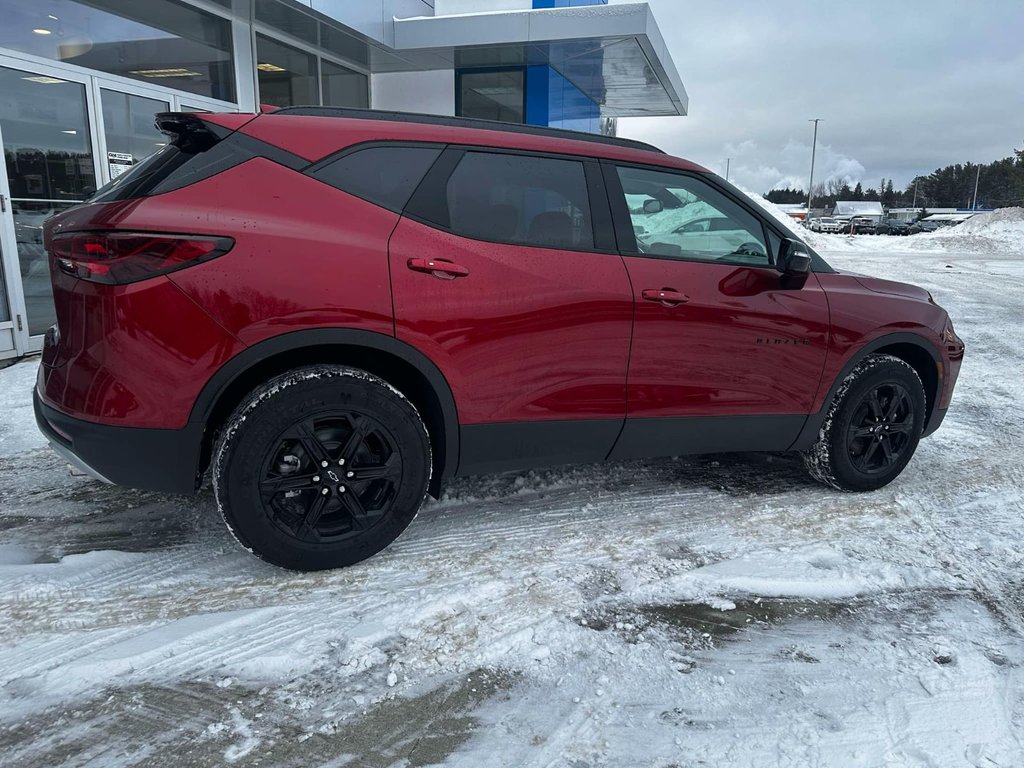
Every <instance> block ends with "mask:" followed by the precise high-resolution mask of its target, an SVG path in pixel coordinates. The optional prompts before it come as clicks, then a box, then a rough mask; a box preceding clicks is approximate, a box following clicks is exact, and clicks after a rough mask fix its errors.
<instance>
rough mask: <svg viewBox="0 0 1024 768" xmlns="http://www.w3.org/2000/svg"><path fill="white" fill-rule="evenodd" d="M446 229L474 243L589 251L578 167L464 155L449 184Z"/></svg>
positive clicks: (511, 157)
mask: <svg viewBox="0 0 1024 768" xmlns="http://www.w3.org/2000/svg"><path fill="white" fill-rule="evenodd" d="M447 199H448V212H449V220H450V222H451V229H452V231H453V232H455V233H457V234H461V235H464V236H466V237H472V238H475V239H477V240H491V241H494V242H500V243H519V244H522V245H532V246H536V247H540V248H568V249H578V250H591V249H593V247H594V234H593V229H592V227H591V224H590V202H589V198H588V196H587V182H586V177H585V176H584V173H583V163H580V162H577V161H575V160H555V159H549V158H543V157H528V156H525V155H504V154H498V153H491V152H467V153H466V154H465V155H464V156H463V158H462V160H461V161H459V165H458V167H457V168H456V169H455V171H454V172H453V173H452V175H451V177H450V178H449V179H448V192H447Z"/></svg>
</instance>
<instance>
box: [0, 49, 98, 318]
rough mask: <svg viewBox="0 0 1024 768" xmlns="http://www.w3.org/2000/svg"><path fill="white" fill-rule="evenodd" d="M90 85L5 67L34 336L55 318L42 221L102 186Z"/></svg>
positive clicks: (4, 101) (7, 158)
mask: <svg viewBox="0 0 1024 768" xmlns="http://www.w3.org/2000/svg"><path fill="white" fill-rule="evenodd" d="M88 125H89V120H88V116H87V114H86V102H85V86H84V85H81V84H80V83H72V82H68V81H66V80H61V79H60V78H56V77H43V76H40V75H36V74H33V73H32V72H22V71H20V70H16V69H7V68H6V67H0V131H2V132H3V137H4V147H3V149H4V164H5V165H6V167H7V180H8V183H9V184H10V188H11V211H12V212H13V214H14V234H15V240H16V245H17V249H18V261H19V263H20V266H21V278H22V285H23V286H24V291H25V303H26V310H27V313H28V329H29V333H31V334H33V335H35V334H40V333H43V332H44V331H45V330H46V329H47V328H48V327H49V326H51V325H53V323H54V322H55V314H54V310H53V295H52V292H51V287H50V273H49V268H48V266H47V261H46V253H45V251H44V250H43V229H42V227H43V222H44V221H45V220H46V219H47V218H49V217H50V216H52V215H53V214H55V213H60V212H61V211H64V210H67V209H68V208H70V207H71V206H73V205H75V204H76V203H80V202H81V201H82V200H83V199H84V198H85V196H86V195H88V194H90V193H91V192H93V191H94V190H95V188H96V175H95V170H94V165H93V157H92V149H91V146H90V143H89V129H88Z"/></svg>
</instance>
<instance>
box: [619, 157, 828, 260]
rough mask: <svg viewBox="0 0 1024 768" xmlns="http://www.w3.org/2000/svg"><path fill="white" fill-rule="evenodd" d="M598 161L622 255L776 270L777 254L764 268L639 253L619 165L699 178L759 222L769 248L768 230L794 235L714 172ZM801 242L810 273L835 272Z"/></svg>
mask: <svg viewBox="0 0 1024 768" xmlns="http://www.w3.org/2000/svg"><path fill="white" fill-rule="evenodd" d="M600 162H601V167H602V170H603V176H604V182H605V188H606V189H607V191H608V203H609V205H610V206H611V209H612V221H613V222H614V224H615V236H616V239H617V240H618V243H619V253H620V254H621V255H622V256H637V257H640V258H645V259H662V260H667V261H685V262H690V263H697V264H721V265H723V266H734V267H747V268H751V269H771V270H772V271H775V272H778V254H775V253H771V252H770V251H769V258H770V259H771V263H770V264H767V265H765V266H763V267H761V266H759V265H757V264H751V263H750V262H746V261H731V260H730V261H725V260H718V259H715V260H708V259H696V258H689V257H686V256H664V255H661V254H653V253H640V252H639V251H638V250H637V246H636V234H635V233H634V231H633V222H632V219H631V218H630V215H629V208H628V207H627V206H626V195H625V192H624V191H623V189H622V182H621V181H620V180H619V174H618V172H617V171H616V168H618V167H624V168H639V169H641V170H645V171H656V172H660V173H675V174H679V175H680V176H689V177H691V178H695V179H697V180H699V181H703V182H704V183H706V184H708V186H710V187H712V188H713V189H714V190H715V191H717V192H719V193H721V194H722V195H724V196H725V197H726V198H728V199H729V200H731V201H732V202H734V203H736V204H737V205H738V206H739V207H740V208H742V209H743V210H745V211H746V212H747V213H749V214H750V215H751V216H753V217H754V218H755V219H756V220H757V221H758V222H760V224H761V227H762V229H763V230H764V234H763V237H764V240H765V245H766V246H767V247H768V248H769V249H771V248H772V242H771V239H770V238H769V236H768V234H769V233H774V234H775V235H776V237H778V238H779V239H780V240H788V239H792V238H793V235H792V233H789V232H786V231H785V230H784V229H782V228H781V227H780V226H778V225H777V224H776V223H775V221H773V220H772V219H771V218H770V217H769V216H766V215H765V214H764V212H763V211H760V210H758V207H757V206H756V205H755V204H754V203H753V202H751V201H750V200H745V199H743V197H745V196H743V197H741V196H739V195H737V194H736V193H735V192H734V191H733V190H732V189H731V188H730V187H729V186H727V185H725V184H722V183H720V179H719V177H718V176H716V175H714V174H711V173H700V172H698V171H688V170H684V169H682V168H671V167H669V166H664V165H652V164H650V163H637V162H630V161H626V160H609V159H606V158H601V160H600ZM801 242H803V241H801ZM804 245H805V247H806V248H807V250H808V252H809V253H810V254H811V261H812V266H811V271H812V272H826V273H831V272H834V271H835V270H833V269H832V267H831V266H829V264H828V263H827V262H826V261H825V260H824V259H823V258H821V256H820V255H818V254H817V253H816V252H815V251H814V249H813V248H811V247H810V246H808V245H807V244H806V243H804Z"/></svg>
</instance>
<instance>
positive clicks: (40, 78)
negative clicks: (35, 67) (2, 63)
mask: <svg viewBox="0 0 1024 768" xmlns="http://www.w3.org/2000/svg"><path fill="white" fill-rule="evenodd" d="M21 79H22V80H28V81H29V82H31V83H63V82H66V81H65V80H61V79H60V78H57V77H47V76H46V75H33V76H32V77H23V78H21Z"/></svg>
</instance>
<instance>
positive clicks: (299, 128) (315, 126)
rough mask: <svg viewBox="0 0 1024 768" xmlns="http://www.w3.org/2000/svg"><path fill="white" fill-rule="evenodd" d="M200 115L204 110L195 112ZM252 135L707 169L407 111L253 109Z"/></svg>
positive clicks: (630, 150) (574, 136) (574, 137)
mask: <svg viewBox="0 0 1024 768" xmlns="http://www.w3.org/2000/svg"><path fill="white" fill-rule="evenodd" d="M201 117H202V118H203V119H204V120H205V119H207V118H208V116H207V115H202V116H201ZM239 130H241V131H242V132H243V133H246V134H248V135H250V136H253V137H254V138H257V139H261V140H263V141H267V142H269V143H271V144H274V145H275V146H279V147H281V148H282V149H287V150H288V151H290V152H293V153H294V154H297V155H299V156H300V157H304V158H307V159H309V160H310V161H316V160H320V159H322V158H323V157H326V156H327V155H329V154H332V153H333V152H336V151H338V150H339V149H342V148H345V147H348V146H352V145H354V144H360V143H365V142H371V141H408V142H431V143H438V144H468V145H478V146H486V147H495V148H506V149H519V150H528V151H537V152H551V153H555V154H569V155H580V156H583V157H592V158H603V159H608V160H619V161H624V162H631V163H638V164H647V165H659V166H665V167H669V168H675V169H680V170H689V171H698V172H707V169H705V168H703V167H701V166H699V165H697V164H696V163H691V162H689V161H687V160H683V159H682V158H678V157H673V156H672V155H668V154H665V153H664V152H662V151H661V150H659V149H657V148H656V147H653V146H651V145H650V144H644V143H643V142H639V141H633V140H631V139H623V138H618V137H613V136H601V135H598V134H590V133H582V132H579V131H568V130H563V129H558V128H546V127H539V126H529V125H520V124H516V123H502V122H497V121H491V120H475V119H468V118H459V117H445V116H440V115H420V114H415V113H407V112H382V111H378V110H363V109H342V108H334V107H290V108H286V109H281V110H277V111H275V112H268V113H262V114H259V115H256V116H254V117H252V118H250V119H249V120H248V121H246V122H245V123H244V124H243V125H241V127H240V128H239Z"/></svg>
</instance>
